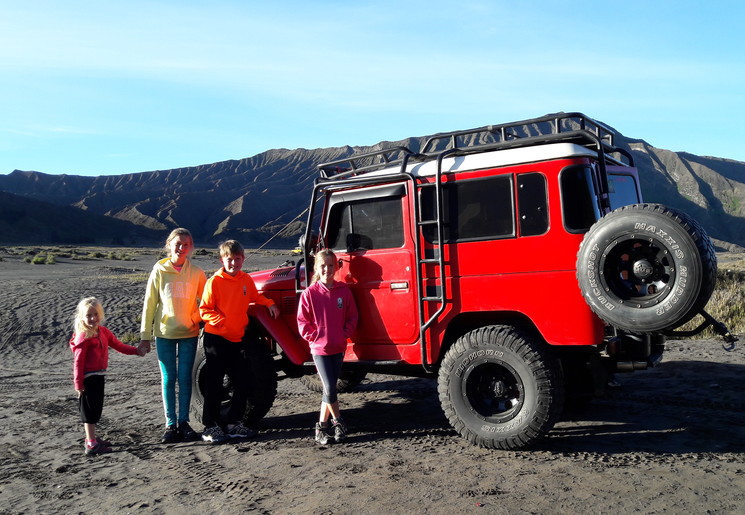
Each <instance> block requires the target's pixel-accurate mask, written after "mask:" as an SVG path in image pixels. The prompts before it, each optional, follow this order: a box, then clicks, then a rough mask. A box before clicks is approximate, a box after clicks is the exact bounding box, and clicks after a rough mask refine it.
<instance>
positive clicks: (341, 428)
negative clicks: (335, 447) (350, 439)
mask: <svg viewBox="0 0 745 515" xmlns="http://www.w3.org/2000/svg"><path fill="white" fill-rule="evenodd" d="M331 428H332V429H333V430H334V440H335V441H336V443H339V442H342V441H344V440H346V438H347V425H346V424H345V423H344V421H343V420H342V419H341V418H337V419H335V420H334V421H333V422H332V423H331Z"/></svg>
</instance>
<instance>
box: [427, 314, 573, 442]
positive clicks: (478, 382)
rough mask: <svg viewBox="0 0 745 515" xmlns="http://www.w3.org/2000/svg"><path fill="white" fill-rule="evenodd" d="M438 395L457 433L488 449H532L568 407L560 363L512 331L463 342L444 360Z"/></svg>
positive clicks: (491, 331)
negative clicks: (566, 405)
mask: <svg viewBox="0 0 745 515" xmlns="http://www.w3.org/2000/svg"><path fill="white" fill-rule="evenodd" d="M437 390H438V392H439V396H440V404H441V406H442V410H443V411H444V412H445V416H446V417H447V419H448V420H449V421H450V424H451V425H452V426H453V428H454V429H455V430H456V431H457V432H458V433H459V434H460V435H461V436H462V437H463V438H465V439H466V440H468V441H469V442H471V443H473V444H476V445H479V446H481V447H486V448H490V449H521V448H524V447H526V446H529V445H531V444H533V443H534V442H536V441H538V440H539V439H540V438H542V437H543V436H544V435H546V433H548V432H549V431H550V430H551V429H552V428H553V426H554V424H555V423H556V420H557V419H558V418H559V416H560V415H561V412H562V409H563V405H564V388H563V385H562V375H561V366H560V364H559V361H558V360H557V359H556V358H555V357H553V356H552V354H551V353H550V351H549V350H548V349H547V348H546V347H544V346H543V345H541V344H540V343H538V342H536V341H534V340H533V339H532V338H530V337H529V336H528V335H527V334H524V333H523V332H521V331H519V330H518V329H516V328H514V327H509V326H488V327H483V328H480V329H476V330H474V331H471V332H469V333H467V334H465V335H464V336H462V337H461V338H459V339H458V341H456V342H455V344H454V345H453V346H452V347H451V348H450V350H448V352H447V354H445V357H444V359H443V361H442V365H441V367H440V371H439V376H438V381H437Z"/></svg>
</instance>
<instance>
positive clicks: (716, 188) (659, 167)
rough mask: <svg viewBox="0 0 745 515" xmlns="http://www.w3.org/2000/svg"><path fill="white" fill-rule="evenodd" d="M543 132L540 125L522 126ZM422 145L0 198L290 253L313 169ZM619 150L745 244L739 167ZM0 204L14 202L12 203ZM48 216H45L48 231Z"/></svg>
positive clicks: (219, 165) (6, 188)
mask: <svg viewBox="0 0 745 515" xmlns="http://www.w3.org/2000/svg"><path fill="white" fill-rule="evenodd" d="M540 131H541V128H540V127H532V126H531V127H529V128H527V129H526V132H530V133H538V132H540ZM427 138H428V137H412V138H406V139H404V140H400V141H396V142H390V141H381V142H379V143H377V144H375V145H372V146H349V145H345V146H342V147H329V148H318V149H304V148H299V149H294V150H290V149H284V148H279V149H270V150H267V151H264V152H261V153H259V154H256V155H254V156H251V157H247V158H243V159H238V160H228V161H220V162H216V163H210V164H203V165H197V166H191V167H182V168H175V169H170V170H155V171H150V172H138V173H130V174H121V175H110V176H99V177H86V176H78V175H68V174H65V175H49V174H45V173H42V172H36V171H21V170H14V171H13V172H11V173H10V174H7V175H0V191H2V192H5V193H6V194H12V195H14V196H16V197H19V198H26V199H32V200H34V201H36V202H42V203H46V204H48V207H45V208H43V209H42V207H40V205H36V207H37V209H40V210H43V211H45V212H51V211H53V209H54V206H56V207H57V208H62V207H68V208H72V209H77V210H79V212H80V213H81V214H88V215H91V216H96V217H103V219H110V220H117V221H120V222H124V223H125V224H128V225H124V226H121V225H117V226H109V225H107V226H106V227H105V231H104V230H102V232H105V233H106V234H101V235H100V238H99V239H102V240H107V239H110V240H114V239H116V238H117V235H116V234H110V233H109V232H110V231H112V230H113V231H114V232H116V231H122V232H123V235H124V236H125V238H119V239H120V240H121V239H126V238H129V239H131V240H134V241H142V242H143V243H144V242H146V240H149V239H151V238H152V243H156V242H157V241H158V240H162V239H163V238H164V237H165V234H166V233H167V231H169V230H170V229H172V228H173V227H177V226H182V227H187V228H189V229H190V230H191V231H192V233H193V234H194V238H195V240H196V241H197V242H198V243H201V244H214V243H216V242H218V241H221V240H224V239H227V238H236V239H239V240H240V241H242V242H243V243H244V245H247V246H259V245H262V244H264V243H265V242H266V241H267V240H269V238H271V237H272V236H274V235H275V233H277V232H278V231H280V230H282V229H285V231H284V234H282V235H281V236H280V237H278V238H275V239H274V240H273V243H274V246H285V247H286V246H288V245H289V246H294V244H295V242H296V241H297V237H298V235H299V234H300V232H301V231H302V227H303V224H304V222H305V220H304V219H302V218H301V219H300V220H299V221H298V220H296V217H297V216H298V215H299V214H300V213H301V212H302V211H303V210H304V209H305V208H306V207H307V204H308V200H309V196H310V190H311V188H312V185H313V181H314V179H315V178H316V177H317V176H318V171H317V167H318V165H319V164H321V163H325V162H329V161H333V160H336V159H341V158H344V157H348V156H350V155H352V154H355V153H359V152H369V151H372V150H376V149H380V148H390V147H395V146H406V147H408V148H411V149H412V150H418V149H420V148H422V145H423V144H424V142H425V141H426V139H427ZM616 144H617V145H618V146H620V147H622V148H625V149H626V150H627V151H628V152H630V154H631V155H632V156H633V157H634V161H635V164H636V167H637V169H638V170H639V176H640V180H641V186H642V192H643V194H644V198H645V201H647V202H655V203H662V204H667V205H669V206H671V207H674V208H677V209H681V210H683V211H685V212H687V213H689V214H691V215H692V216H693V217H694V218H696V219H697V220H698V221H699V222H700V223H701V224H702V225H703V227H704V228H705V229H706V230H707V232H708V233H709V236H710V237H712V239H713V240H714V241H715V242H716V244H717V245H718V246H719V247H721V248H729V249H740V248H743V247H745V203H744V202H743V199H745V163H742V162H739V161H734V160H729V159H724V158H717V157H708V156H697V155H694V154H690V153H687V152H673V151H670V150H665V149H659V148H656V147H654V146H653V145H651V144H649V143H648V142H646V141H645V140H643V139H635V138H629V137H625V136H623V135H621V134H618V137H617V141H616ZM4 198H5V200H6V201H8V202H11V199H10V197H4ZM11 203H13V204H14V205H15V201H12V202H11ZM3 216H5V215H3V214H2V212H0V224H4V225H2V226H3V227H10V226H9V225H8V223H9V222H8V220H6V219H4V218H3ZM37 218H38V217H37ZM54 218H55V217H54V216H51V217H49V218H48V220H50V222H49V223H50V225H53V224H54ZM19 220H20V219H19ZM97 220H98V221H99V222H100V221H101V220H102V219H101V218H97ZM15 223H16V224H18V223H20V222H19V221H18V220H16V222H15ZM34 223H35V224H36V225H35V226H38V224H39V222H38V221H36V222H34ZM287 224H291V226H290V227H289V228H288V227H286V226H287ZM135 228H141V229H142V231H139V232H138V231H137V230H135ZM18 232H19V231H17V230H16V231H10V232H8V233H7V234H6V232H5V231H3V232H2V236H0V238H2V239H3V240H8V236H9V235H10V234H14V233H18ZM20 232H23V231H22V230H21V231H20ZM42 233H43V234H46V235H47V236H45V237H49V235H51V230H46V231H41V232H39V234H40V237H41V234H42ZM57 237H58V238H59V237H60V233H59V231H58V232H57ZM39 243H45V241H39ZM147 243H151V242H150V241H147Z"/></svg>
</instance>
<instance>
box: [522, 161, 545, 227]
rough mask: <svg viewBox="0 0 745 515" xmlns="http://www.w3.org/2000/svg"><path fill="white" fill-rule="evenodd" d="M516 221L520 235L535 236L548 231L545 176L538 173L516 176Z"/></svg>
mask: <svg viewBox="0 0 745 515" xmlns="http://www.w3.org/2000/svg"><path fill="white" fill-rule="evenodd" d="M517 205H518V210H519V212H518V214H517V215H518V216H517V219H518V223H519V224H520V235H521V236H535V235H538V234H543V233H545V232H546V231H548V201H547V197H546V178H545V177H544V176H543V175H542V174H540V173H521V174H519V175H518V176H517Z"/></svg>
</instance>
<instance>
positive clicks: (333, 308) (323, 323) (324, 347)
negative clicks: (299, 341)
mask: <svg viewBox="0 0 745 515" xmlns="http://www.w3.org/2000/svg"><path fill="white" fill-rule="evenodd" d="M357 318H358V315H357V305H356V304H355V303H354V297H353V296H352V290H350V289H349V286H347V285H346V284H344V283H342V282H339V281H336V282H334V285H333V286H332V287H331V289H329V288H327V287H326V285H324V284H323V283H322V282H321V281H316V282H314V283H313V284H311V285H310V286H309V287H308V288H307V289H306V290H305V291H304V292H303V293H302V295H300V305H299V306H298V309H297V324H298V328H299V329H300V336H302V337H303V339H304V340H306V341H307V342H308V343H310V352H311V353H312V354H317V355H321V356H326V355H330V354H338V353H340V352H344V351H345V350H346V349H347V338H350V337H351V336H352V333H353V332H354V330H355V329H356V328H357Z"/></svg>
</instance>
